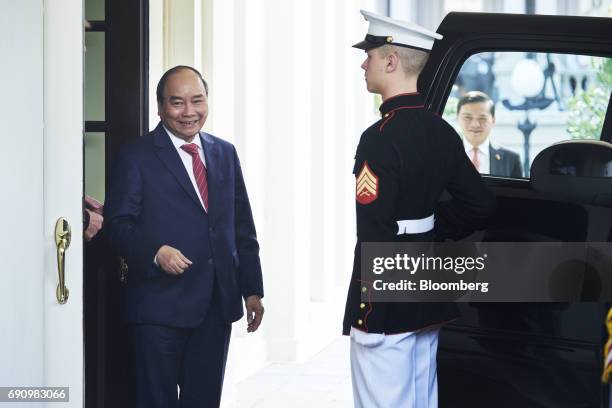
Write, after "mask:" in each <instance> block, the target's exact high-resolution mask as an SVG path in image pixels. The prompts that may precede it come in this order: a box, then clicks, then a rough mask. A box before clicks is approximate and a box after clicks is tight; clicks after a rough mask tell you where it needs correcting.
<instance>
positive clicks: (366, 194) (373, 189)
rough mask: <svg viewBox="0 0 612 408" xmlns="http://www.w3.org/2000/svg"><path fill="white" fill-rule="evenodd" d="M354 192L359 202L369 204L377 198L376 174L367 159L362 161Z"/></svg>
mask: <svg viewBox="0 0 612 408" xmlns="http://www.w3.org/2000/svg"><path fill="white" fill-rule="evenodd" d="M356 193H357V202H358V203H359V204H364V205H365V204H370V203H371V202H372V201H374V200H376V199H377V198H378V176H376V174H374V172H373V171H372V169H371V168H370V166H368V162H367V161H365V162H364V163H363V167H362V168H361V171H360V172H359V175H358V176H357V189H356Z"/></svg>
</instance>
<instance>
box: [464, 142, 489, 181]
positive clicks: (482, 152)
mask: <svg viewBox="0 0 612 408" xmlns="http://www.w3.org/2000/svg"><path fill="white" fill-rule="evenodd" d="M490 145H491V141H490V140H489V138H488V137H487V140H485V141H484V142H482V144H481V145H480V146H478V161H479V162H480V166H479V167H478V172H479V173H480V174H491V161H490V160H489V154H490V150H489V146H490ZM463 147H464V148H465V153H466V154H467V155H468V157H469V158H470V161H471V160H472V156H473V154H474V153H473V149H474V146H472V145H471V144H470V142H468V141H467V140H466V139H465V137H464V138H463Z"/></svg>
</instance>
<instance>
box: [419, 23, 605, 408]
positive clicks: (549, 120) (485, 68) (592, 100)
mask: <svg viewBox="0 0 612 408" xmlns="http://www.w3.org/2000/svg"><path fill="white" fill-rule="evenodd" d="M437 31H438V33H440V34H442V35H443V36H444V38H443V39H442V40H441V41H437V42H436V44H435V45H434V48H433V50H432V52H431V55H430V59H429V61H428V64H427V66H426V67H425V70H424V72H423V73H422V74H421V77H420V78H419V89H420V90H421V92H422V93H423V94H425V95H426V104H427V105H428V107H429V109H431V110H432V111H434V112H438V113H439V114H440V115H443V116H444V117H445V119H447V120H448V121H449V122H450V123H451V124H453V125H454V126H456V127H457V129H458V130H459V131H460V126H459V123H458V121H457V112H456V106H457V100H458V99H459V98H460V97H461V96H462V95H463V94H465V92H468V91H481V92H484V93H486V94H488V95H489V96H490V97H491V98H492V99H493V101H494V102H495V107H496V113H495V119H496V122H495V126H494V128H493V131H492V132H491V143H492V144H493V143H495V144H501V145H503V146H504V147H505V148H507V150H510V151H513V152H514V153H515V154H516V155H518V156H519V157H520V160H521V170H522V171H521V172H522V177H516V175H515V176H514V177H513V176H510V175H507V174H506V175H505V174H483V175H482V177H483V179H484V182H485V183H486V184H487V185H488V187H489V188H490V189H491V190H492V191H493V192H494V193H495V195H496V197H497V201H498V210H497V212H496V215H495V216H494V217H493V218H492V219H491V220H490V221H489V222H488V224H487V225H486V228H485V230H484V231H480V232H478V233H477V234H475V235H473V236H471V237H469V238H468V239H470V240H477V241H497V242H586V241H593V242H610V241H612V199H610V198H611V197H612V178H607V180H603V182H604V184H603V186H604V187H603V188H604V189H605V188H607V189H608V192H607V193H606V192H605V191H588V190H589V188H592V187H589V185H586V184H585V185H580V184H576V178H574V179H573V180H569V179H568V181H571V182H569V183H568V184H567V185H565V186H564V185H563V183H561V184H556V185H552V183H548V182H547V181H546V180H545V179H544V178H542V179H540V180H538V181H539V183H534V181H535V180H533V179H531V170H532V168H531V165H532V162H533V160H534V158H535V157H536V156H537V155H538V154H539V153H541V152H544V151H545V150H546V149H547V148H549V146H552V145H554V144H555V143H558V142H561V141H566V140H580V139H598V140H601V141H604V142H610V139H611V137H612V135H611V134H610V131H609V129H610V123H609V122H610V121H612V118H610V115H609V114H608V115H607V118H606V112H609V110H610V108H609V105H610V91H611V83H610V80H611V78H612V76H609V77H608V76H606V75H607V73H608V72H611V73H612V62H611V58H612V19H609V18H586V17H557V16H533V15H508V14H477V13H450V14H448V15H447V17H446V18H445V19H444V21H443V22H442V23H441V25H440V27H439V28H438V30H437ZM523 61H527V62H523ZM519 65H521V66H520V67H519ZM527 65H531V66H532V67H533V66H536V67H540V72H539V73H538V72H537V71H535V73H534V75H535V76H534V77H530V76H529V75H530V72H531V71H529V70H528V69H527V70H525V69H524V67H525V66H527ZM534 83H535V84H536V89H535V91H534V90H529V89H525V88H528V87H529V85H533V84H534ZM537 88H540V89H537ZM521 93H523V94H521ZM606 121H607V122H606ZM593 124H594V125H593ZM591 125H593V126H591ZM602 129H603V130H602ZM602 146H603V147H602V148H603V149H607V148H608V146H610V145H606V143H603V144H602ZM610 147H612V146H610ZM570 151H571V148H570ZM499 157H500V156H499V155H498V154H496V153H493V154H492V155H491V157H490V160H491V166H490V168H489V173H494V171H493V169H494V168H495V166H494V161H495V160H499ZM608 177H610V176H608ZM587 184H588V183H587ZM598 188H601V185H600V187H598ZM564 189H565V191H563V190H564ZM559 190H561V191H559ZM572 192H573V193H575V194H565V193H572ZM593 197H598V198H597V199H593ZM459 306H460V308H461V311H462V317H461V318H460V319H458V320H456V321H455V322H453V323H451V324H448V325H446V326H445V328H444V329H443V331H442V334H441V337H440V345H439V352H438V362H439V372H438V374H439V397H440V406H441V407H455V406H469V407H492V406H495V407H523V408H529V407H534V408H535V407H556V408H558V407H572V408H576V407H592V408H595V407H601V406H603V404H604V403H607V399H608V396H607V389H605V388H604V387H603V386H602V384H601V380H600V377H601V371H602V350H603V345H604V342H605V339H606V333H605V325H604V323H605V318H606V313H607V311H608V307H609V304H606V303H604V302H575V303H521V302H520V299H517V302H516V303H480V304H479V303H462V304H460V305H459ZM458 402H461V404H460V405H457V404H458ZM606 406H607V405H606Z"/></svg>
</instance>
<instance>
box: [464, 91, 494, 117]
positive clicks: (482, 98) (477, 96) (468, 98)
mask: <svg viewBox="0 0 612 408" xmlns="http://www.w3.org/2000/svg"><path fill="white" fill-rule="evenodd" d="M480 102H488V103H489V111H490V112H491V116H493V117H495V103H494V102H493V100H492V99H491V98H489V95H487V94H486V93H484V92H480V91H471V92H467V93H466V94H465V95H463V96H462V97H461V99H459V102H457V115H459V111H460V110H461V107H462V106H463V105H466V104H468V103H480Z"/></svg>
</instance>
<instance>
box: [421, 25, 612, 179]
mask: <svg viewBox="0 0 612 408" xmlns="http://www.w3.org/2000/svg"><path fill="white" fill-rule="evenodd" d="M483 52H535V53H552V54H570V55H586V56H593V57H604V58H612V42H611V41H607V40H605V39H602V38H594V37H584V36H583V37H572V38H570V37H568V36H558V35H550V36H544V35H503V34H490V35H486V34H484V36H483V37H481V36H479V35H478V34H471V35H468V36H460V37H459V38H451V39H450V40H447V42H446V44H444V43H441V44H440V45H439V47H437V49H436V46H434V49H433V50H432V53H431V55H430V58H429V61H428V62H427V65H426V66H425V69H424V70H423V74H424V75H422V76H421V77H420V78H419V83H418V89H419V90H421V93H422V94H424V100H425V106H426V107H427V108H428V109H429V110H430V111H432V112H435V113H437V114H438V115H440V117H442V115H443V114H444V108H445V107H446V103H447V102H448V98H449V96H450V94H451V91H452V88H453V86H454V84H455V81H456V80H457V76H458V75H459V72H460V71H461V68H462V67H463V65H464V64H465V61H466V60H467V59H468V58H470V57H471V56H473V55H476V54H479V53H483ZM600 140H601V139H600ZM481 176H482V178H483V179H485V180H488V181H490V182H491V183H493V184H495V185H499V186H504V185H506V186H511V187H512V186H515V187H517V186H521V185H522V186H526V185H528V184H529V181H530V179H528V178H522V179H516V178H509V177H501V176H493V175H488V174H483V175H481Z"/></svg>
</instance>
